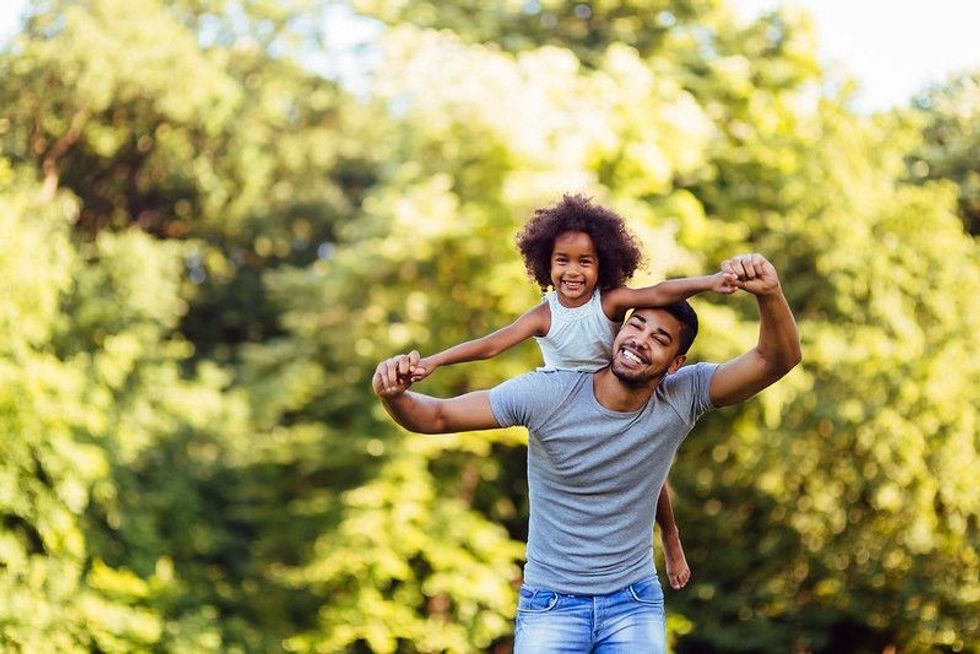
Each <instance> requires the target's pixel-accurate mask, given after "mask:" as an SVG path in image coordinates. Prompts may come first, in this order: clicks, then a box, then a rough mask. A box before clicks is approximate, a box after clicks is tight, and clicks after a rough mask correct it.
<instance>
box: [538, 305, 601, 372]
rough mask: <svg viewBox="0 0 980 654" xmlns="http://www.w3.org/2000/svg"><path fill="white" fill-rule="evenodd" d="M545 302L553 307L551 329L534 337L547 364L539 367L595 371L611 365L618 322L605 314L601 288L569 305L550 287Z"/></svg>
mask: <svg viewBox="0 0 980 654" xmlns="http://www.w3.org/2000/svg"><path fill="white" fill-rule="evenodd" d="M542 302H547V303H548V308H549V309H550V310H551V329H549V330H548V333H547V335H545V336H543V337H537V336H535V337H534V340H536V341H537V342H538V347H540V348H541V356H543V357H544V365H543V366H541V367H540V368H538V370H581V371H587V372H592V371H595V370H598V369H599V368H604V367H605V366H607V365H609V360H610V358H611V354H612V342H613V338H614V337H615V336H616V332H617V331H618V330H619V323H615V322H613V321H612V320H609V318H607V317H606V314H605V313H604V312H603V310H602V298H601V297H600V295H599V289H596V290H595V292H594V293H593V294H592V298H591V299H590V300H589V301H588V302H587V303H586V304H583V305H582V306H580V307H575V308H574V309H569V308H568V307H563V306H562V305H561V302H559V301H558V295H557V294H556V293H555V291H551V292H550V293H548V294H547V295H545V296H544V300H542Z"/></svg>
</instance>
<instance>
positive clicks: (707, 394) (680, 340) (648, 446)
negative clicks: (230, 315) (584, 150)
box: [372, 254, 801, 654]
mask: <svg viewBox="0 0 980 654" xmlns="http://www.w3.org/2000/svg"><path fill="white" fill-rule="evenodd" d="M722 270H724V271H725V272H732V273H734V274H735V275H737V276H738V280H739V281H738V285H739V288H741V289H743V290H745V291H747V292H749V293H752V294H753V295H755V297H756V301H757V304H758V309H759V316H760V327H759V339H758V343H757V345H756V346H755V347H754V348H753V349H751V350H749V351H748V352H746V353H744V354H742V355H741V356H739V357H737V358H735V359H732V360H731V361H728V362H726V363H723V364H720V365H718V364H708V363H699V364H695V365H691V366H686V367H682V366H683V364H684V361H685V359H686V356H685V354H686V352H687V349H688V347H690V345H691V342H692V341H693V340H694V337H695V336H696V334H697V316H696V315H695V314H694V311H693V309H691V307H690V306H689V305H688V304H687V303H686V302H680V303H676V304H673V305H670V306H668V307H662V308H653V309H651V308H641V309H636V310H635V311H634V312H633V313H632V315H630V317H629V318H628V319H627V321H626V322H625V323H624V324H623V326H622V328H621V329H620V331H619V333H618V334H617V336H616V339H615V340H614V342H613V349H612V351H613V354H612V362H611V364H610V365H609V367H607V368H603V369H601V370H599V371H597V372H594V373H582V372H569V371H553V372H532V373H528V374H526V375H523V376H521V377H518V378H516V379H512V380H510V381H507V382H504V383H503V384H501V385H499V386H497V387H496V388H494V389H492V390H490V391H478V392H474V393H468V394H466V395H462V396H460V397H455V398H450V399H445V400H442V399H436V398H432V397H428V396H425V395H420V394H416V393H411V392H408V388H409V386H410V385H411V381H410V380H411V374H412V370H413V368H414V367H415V366H416V365H417V363H418V359H419V357H418V353H417V352H412V353H411V354H407V355H404V354H403V355H399V356H395V357H392V358H391V359H388V360H386V361H383V362H382V363H380V364H379V365H378V368H377V370H376V371H375V375H374V378H373V380H372V385H373V387H374V390H375V393H377V395H378V396H379V397H380V398H381V402H382V403H383V405H384V407H385V409H386V410H387V411H388V413H389V414H390V415H391V417H392V418H394V419H395V421H396V422H398V423H399V424H400V425H402V426H403V427H405V428H406V429H409V430H412V431H416V432H422V433H445V432H458V431H471V430H478V429H493V428H497V427H507V426H511V425H518V424H519V425H524V426H526V427H527V428H528V431H529V433H530V438H529V441H528V491H529V497H530V524H529V530H528V543H527V564H526V566H525V568H524V585H523V586H522V587H521V590H520V597H519V603H518V610H517V625H516V632H515V645H514V647H515V652H516V653H518V654H528V653H532V652H533V653H534V654H541V653H550V652H570V653H575V654H580V653H583V652H594V653H597V654H598V653H608V654H613V653H633V652H663V651H664V649H665V628H664V610H663V592H662V590H661V588H660V584H659V581H658V580H657V576H656V571H655V570H654V565H653V554H652V552H653V519H654V516H655V514H656V508H657V506H656V505H657V497H658V493H659V491H660V488H661V487H662V486H663V483H664V481H665V479H666V478H667V472H668V470H669V468H670V464H671V461H672V460H673V456H674V453H675V452H676V450H677V447H678V446H679V445H680V443H681V441H682V440H683V439H684V437H685V436H686V435H687V434H688V432H690V430H691V429H692V428H693V427H694V424H695V423H696V422H697V420H698V418H699V417H700V416H701V414H702V413H703V412H704V411H706V410H708V409H710V408H715V407H722V406H727V405H731V404H735V403H738V402H742V401H744V400H746V399H748V398H750V397H752V396H753V395H755V394H756V393H758V392H759V391H761V390H762V389H764V388H766V387H767V386H769V385H771V384H772V383H774V382H775V381H776V380H778V379H780V378H781V377H782V376H783V375H785V374H786V373H787V372H789V370H791V369H792V368H793V367H794V366H795V365H796V364H797V363H799V361H800V358H801V354H800V344H799V336H798V335H797V331H796V323H795V321H794V319H793V314H792V312H791V311H790V308H789V305H788V304H787V302H786V298H785V297H784V296H783V293H782V289H781V287H780V284H779V278H778V276H777V274H776V270H775V268H773V266H772V264H771V263H769V261H767V260H766V259H765V257H763V256H762V255H759V254H746V255H740V256H738V257H734V258H732V259H730V260H728V261H726V262H725V263H724V264H722Z"/></svg>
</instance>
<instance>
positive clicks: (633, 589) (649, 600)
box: [629, 577, 664, 606]
mask: <svg viewBox="0 0 980 654" xmlns="http://www.w3.org/2000/svg"><path fill="white" fill-rule="evenodd" d="M629 591H630V597H632V598H633V601H634V602H639V603H640V604H649V605H651V606H663V605H664V591H663V589H662V588H661V587H660V580H658V579H657V578H656V577H650V578H649V579H644V580H642V581H638V582H636V583H635V584H630V586H629Z"/></svg>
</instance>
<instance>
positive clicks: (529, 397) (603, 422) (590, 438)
mask: <svg viewBox="0 0 980 654" xmlns="http://www.w3.org/2000/svg"><path fill="white" fill-rule="evenodd" d="M717 367H718V366H717V364H708V363H698V364H693V365H689V366H684V367H682V368H681V369H680V370H678V371H677V372H676V373H674V374H670V375H667V376H666V377H665V378H664V379H663V381H661V383H660V384H659V385H658V387H657V389H656V391H654V393H653V395H652V396H651V397H650V401H649V402H648V403H647V404H646V406H644V407H643V408H641V409H640V410H638V411H632V412H629V413H621V412H618V411H610V410H609V409H607V408H605V407H603V406H602V405H601V404H599V401H598V400H597V399H596V397H595V393H594V392H593V387H592V378H593V374H594V373H590V372H576V371H566V370H555V371H537V372H531V373H527V374H525V375H522V376H520V377H517V378H515V379H511V380H509V381H506V382H504V383H503V384H500V385H499V386H497V387H496V388H494V389H492V390H491V391H490V409H491V410H492V411H493V414H494V416H495V417H496V419H497V422H498V423H499V424H500V425H501V426H503V427H510V426H512V425H523V426H525V427H527V428H528V431H529V433H530V438H529V439H528V450H527V477H528V495H529V497H530V505H531V510H530V513H531V515H530V524H529V528H528V540H527V565H526V566H525V568H524V583H525V584H527V585H528V586H533V587H539V588H548V589H551V590H554V591H558V592H562V593H573V594H584V595H601V594H605V593H612V592H614V591H617V590H619V589H621V588H625V587H626V586H628V585H630V584H632V583H635V582H637V581H639V580H640V579H642V578H643V577H646V576H649V575H650V574H652V573H653V570H654V568H653V520H654V517H655V516H656V512H657V498H658V497H659V495H660V489H661V487H662V486H663V484H664V481H666V479H667V471H668V470H669V469H670V464H671V462H672V461H673V458H674V453H675V452H676V451H677V447H678V446H679V445H680V444H681V441H683V440H684V437H685V436H687V434H688V432H690V431H691V429H692V428H693V427H694V423H695V422H697V420H698V418H699V417H700V416H701V414H702V413H704V412H705V411H706V410H708V409H710V408H712V407H711V403H710V401H709V398H708V386H709V383H710V381H711V375H712V374H714V371H715V369H716V368H717Z"/></svg>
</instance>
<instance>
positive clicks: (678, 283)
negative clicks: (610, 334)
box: [602, 272, 738, 322]
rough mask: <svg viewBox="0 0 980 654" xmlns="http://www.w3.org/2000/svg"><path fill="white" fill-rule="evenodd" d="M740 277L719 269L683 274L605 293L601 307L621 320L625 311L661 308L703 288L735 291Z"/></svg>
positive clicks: (716, 291)
mask: <svg viewBox="0 0 980 654" xmlns="http://www.w3.org/2000/svg"><path fill="white" fill-rule="evenodd" d="M736 281H737V278H736V276H735V275H734V274H732V273H726V272H717V273H715V274H714V275H704V276H703V277H684V278H681V279H668V280H667V281H664V282H660V283H659V284H654V285H653V286H644V287H643V288H627V287H625V286H621V287H619V288H614V289H612V290H610V291H605V292H603V294H602V310H603V311H604V312H605V314H606V316H607V317H608V318H609V319H610V320H612V321H614V322H622V320H623V317H624V316H625V315H626V311H627V310H629V309H634V308H636V307H661V306H664V305H665V304H672V303H674V302H679V301H680V300H686V299H687V298H689V297H691V296H692V295H697V294H698V293H703V292H704V291H714V292H715V293H724V294H725V295H727V294H729V293H734V292H735V291H736V290H738V286H737V285H736Z"/></svg>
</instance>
